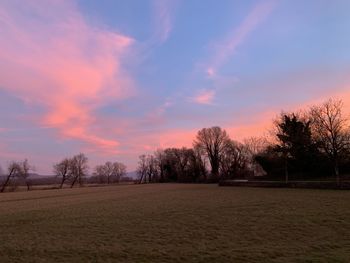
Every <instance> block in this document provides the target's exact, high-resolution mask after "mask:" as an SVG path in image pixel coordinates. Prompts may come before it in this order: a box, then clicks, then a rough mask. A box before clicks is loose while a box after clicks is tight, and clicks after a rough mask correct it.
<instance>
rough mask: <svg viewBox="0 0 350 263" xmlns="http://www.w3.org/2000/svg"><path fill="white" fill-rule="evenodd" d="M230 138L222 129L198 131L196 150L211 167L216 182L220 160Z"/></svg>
mask: <svg viewBox="0 0 350 263" xmlns="http://www.w3.org/2000/svg"><path fill="white" fill-rule="evenodd" d="M229 141H230V138H229V136H228V135H227V133H226V131H225V130H222V129H221V128H220V127H211V128H203V129H202V130H200V131H198V133H197V136H196V139H195V141H194V143H193V145H194V148H197V149H199V151H200V152H201V153H202V154H204V155H205V156H206V157H207V158H208V160H209V162H210V166H211V175H212V177H213V179H214V180H215V181H217V180H218V179H219V169H220V160H221V157H222V154H223V152H224V150H225V147H227V144H228V143H229Z"/></svg>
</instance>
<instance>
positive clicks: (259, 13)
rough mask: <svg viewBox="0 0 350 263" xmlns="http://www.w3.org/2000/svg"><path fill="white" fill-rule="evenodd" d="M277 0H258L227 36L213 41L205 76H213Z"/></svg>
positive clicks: (267, 13) (262, 19) (269, 11)
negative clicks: (212, 50) (211, 53)
mask: <svg viewBox="0 0 350 263" xmlns="http://www.w3.org/2000/svg"><path fill="white" fill-rule="evenodd" d="M276 3H277V0H266V1H260V2H259V3H258V4H256V5H255V6H254V8H253V9H252V10H251V11H250V12H249V14H248V15H247V16H246V17H245V19H244V20H243V21H242V23H241V24H240V25H239V26H238V27H237V28H235V29H234V30H233V31H232V32H230V33H229V34H228V36H227V37H226V38H224V39H222V40H219V41H217V42H216V43H214V55H213V56H212V57H211V58H210V59H209V62H208V63H207V64H206V68H205V73H206V74H207V76H209V77H212V76H214V75H215V74H216V73H217V71H218V70H219V69H220V67H221V66H222V65H223V64H224V63H225V62H226V61H227V60H228V59H229V58H230V57H231V56H232V55H233V54H234V53H235V52H236V50H237V48H238V47H239V46H240V45H241V44H243V42H244V41H245V40H246V39H247V37H248V36H249V34H250V33H251V32H252V31H254V30H255V29H256V28H257V27H258V26H259V24H260V23H262V22H263V21H264V20H265V19H266V18H267V17H268V15H269V14H270V13H271V12H272V10H273V9H274V7H275V5H276Z"/></svg>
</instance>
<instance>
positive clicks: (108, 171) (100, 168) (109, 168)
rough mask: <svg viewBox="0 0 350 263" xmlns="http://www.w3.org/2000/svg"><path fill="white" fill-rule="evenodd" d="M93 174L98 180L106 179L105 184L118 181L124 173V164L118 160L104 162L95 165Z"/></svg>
mask: <svg viewBox="0 0 350 263" xmlns="http://www.w3.org/2000/svg"><path fill="white" fill-rule="evenodd" d="M94 175H95V176H97V177H99V178H100V182H103V181H105V179H107V184H110V183H111V182H116V183H119V181H120V178H121V177H122V176H125V175H126V165H125V164H123V163H120V162H114V163H112V162H106V163H105V164H103V165H97V166H96V167H95V172H94Z"/></svg>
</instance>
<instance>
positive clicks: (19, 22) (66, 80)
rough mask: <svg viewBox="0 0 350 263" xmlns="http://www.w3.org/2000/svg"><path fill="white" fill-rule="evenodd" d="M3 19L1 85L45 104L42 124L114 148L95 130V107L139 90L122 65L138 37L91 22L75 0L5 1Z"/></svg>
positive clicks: (0, 8)
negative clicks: (135, 87)
mask: <svg viewBox="0 0 350 263" xmlns="http://www.w3.org/2000/svg"><path fill="white" fill-rule="evenodd" d="M18 6H21V7H22V8H18ZM0 21H1V23H0V30H1V32H2V33H1V35H0V43H1V44H0V58H1V61H0V69H1V70H0V86H1V87H2V88H4V89H6V90H7V91H8V92H10V93H11V94H12V95H14V96H17V97H19V98H21V99H22V100H24V101H26V102H27V103H33V104H35V105H40V106H42V107H44V108H45V113H44V114H43V115H42V116H41V125H47V126H50V127H53V128H56V129H57V130H58V131H59V133H60V135H61V136H62V137H64V138H74V139H79V140H81V141H84V142H86V143H89V144H92V145H95V146H97V147H100V148H101V150H103V151H105V150H112V151H114V150H115V148H116V146H117V145H118V142H117V141H115V140H113V139H107V138H104V136H103V135H98V134H95V133H94V132H93V131H92V130H93V126H94V125H96V121H97V116H95V114H94V110H95V109H96V108H97V107H99V106H101V105H104V104H105V103H108V102H110V101H113V100H120V99H123V98H126V97H128V96H130V95H131V94H132V93H133V85H132V80H131V78H130V77H129V76H128V74H127V73H126V72H125V71H124V70H123V65H122V64H123V63H122V62H123V61H122V56H123V55H125V53H126V52H127V51H128V47H130V46H131V44H132V43H133V39H131V38H129V37H127V36H124V35H122V34H119V33H116V32H111V31H106V30H103V29H100V28H96V27H92V26H90V25H88V24H87V23H86V22H85V20H84V18H83V17H82V15H81V14H80V13H79V11H78V8H77V6H76V5H75V2H73V1H64V0H63V1H41V0H39V1H31V0H28V1H25V2H23V1H16V0H14V1H5V2H2V3H1V5H0Z"/></svg>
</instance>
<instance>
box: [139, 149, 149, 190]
mask: <svg viewBox="0 0 350 263" xmlns="http://www.w3.org/2000/svg"><path fill="white" fill-rule="evenodd" d="M137 174H138V175H139V183H140V184H142V182H143V180H146V179H145V177H146V174H147V159H146V155H144V154H143V155H140V156H139V166H138V167H137Z"/></svg>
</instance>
